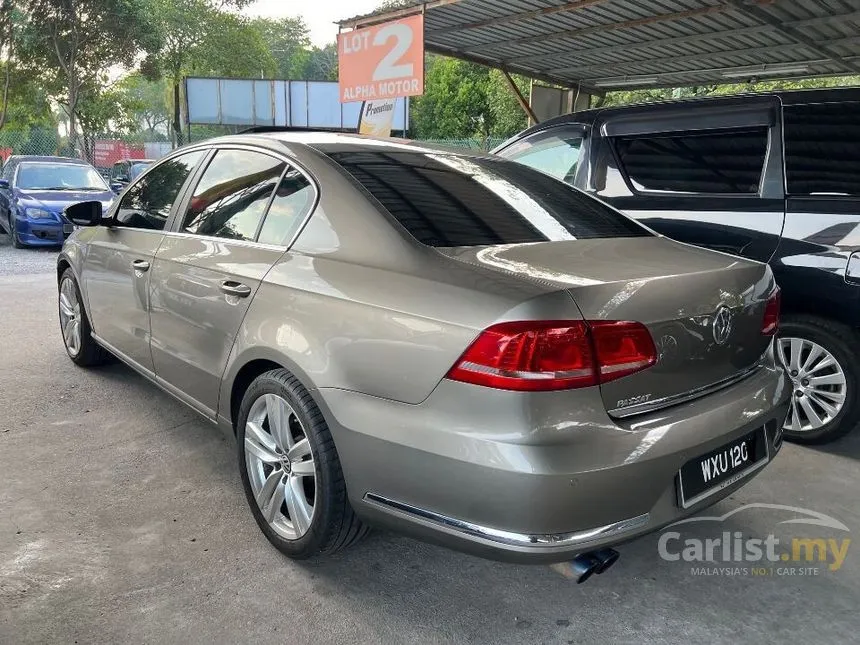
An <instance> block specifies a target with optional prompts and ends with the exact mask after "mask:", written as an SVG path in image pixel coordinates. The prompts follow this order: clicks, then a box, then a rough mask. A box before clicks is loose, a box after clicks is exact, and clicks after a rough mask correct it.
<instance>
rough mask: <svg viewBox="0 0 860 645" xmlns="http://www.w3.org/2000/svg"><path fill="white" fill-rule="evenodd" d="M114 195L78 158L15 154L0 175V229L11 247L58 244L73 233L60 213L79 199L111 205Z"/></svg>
mask: <svg viewBox="0 0 860 645" xmlns="http://www.w3.org/2000/svg"><path fill="white" fill-rule="evenodd" d="M113 197H114V195H113V193H112V192H111V191H110V189H109V188H108V186H107V184H106V183H105V181H104V179H102V177H101V175H99V173H98V171H97V170H96V169H95V168H93V167H92V166H91V165H90V164H88V163H87V162H85V161H81V160H79V159H69V158H66V157H37V156H27V155H13V156H11V157H9V159H8V160H7V161H6V163H5V164H4V166H3V172H2V176H0V225H2V226H3V228H4V229H5V230H6V232H7V233H8V234H9V236H10V237H11V238H12V245H13V246H14V247H15V248H16V249H17V248H23V247H25V246H59V245H60V244H62V243H63V240H64V239H65V238H66V237H67V236H68V235H70V234H71V232H72V223H71V222H69V221H68V220H67V219H65V218H64V217H63V209H64V208H65V207H66V206H69V205H70V204H75V203H77V202H81V201H91V200H98V201H100V202H101V204H102V206H103V207H105V208H107V207H109V206H110V203H111V200H112V199H113Z"/></svg>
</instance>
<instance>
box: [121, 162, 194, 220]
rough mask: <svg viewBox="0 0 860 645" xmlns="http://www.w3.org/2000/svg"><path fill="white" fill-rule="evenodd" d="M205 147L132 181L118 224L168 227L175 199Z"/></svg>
mask: <svg viewBox="0 0 860 645" xmlns="http://www.w3.org/2000/svg"><path fill="white" fill-rule="evenodd" d="M204 154H205V153H204V152H203V151H196V152H188V153H186V154H183V155H179V156H177V157H173V158H171V159H168V160H167V161H164V162H162V163H160V164H159V165H158V166H157V167H155V168H153V169H152V172H149V173H147V174H146V175H145V176H143V177H141V178H140V179H139V180H138V181H137V182H136V183H134V184H132V185H131V187H130V188H129V189H128V191H127V192H126V193H125V196H124V197H123V198H122V201H121V202H120V204H119V208H118V209H117V212H116V216H115V217H116V224H117V225H118V226H126V227H129V228H146V229H152V230H156V231H160V230H163V229H164V225H165V224H166V223H167V218H168V217H169V216H170V209H171V208H172V207H173V202H175V201H176V197H177V196H178V195H179V191H180V190H182V186H183V184H185V180H186V179H188V175H190V174H191V172H192V171H193V170H194V167H195V166H196V165H197V164H198V163H199V162H200V160H201V159H202V158H203V155H204Z"/></svg>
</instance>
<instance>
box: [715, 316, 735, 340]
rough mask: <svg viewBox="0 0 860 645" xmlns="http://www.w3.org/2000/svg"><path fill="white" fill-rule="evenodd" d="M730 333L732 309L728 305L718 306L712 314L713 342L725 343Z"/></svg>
mask: <svg viewBox="0 0 860 645" xmlns="http://www.w3.org/2000/svg"><path fill="white" fill-rule="evenodd" d="M731 333H732V310H731V309H729V308H728V307H720V308H719V309H717V314H716V315H715V316H714V342H715V343H716V344H717V345H725V344H726V341H727V340H728V339H729V336H730V335H731Z"/></svg>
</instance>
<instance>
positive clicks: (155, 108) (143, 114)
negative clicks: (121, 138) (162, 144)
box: [116, 72, 170, 140]
mask: <svg viewBox="0 0 860 645" xmlns="http://www.w3.org/2000/svg"><path fill="white" fill-rule="evenodd" d="M116 90H117V92H118V94H119V97H120V105H121V106H122V107H123V109H124V110H125V111H126V112H127V116H128V120H129V121H130V122H131V123H132V126H131V128H130V134H135V133H143V134H145V135H146V136H147V138H148V139H150V140H152V139H154V138H157V136H158V135H159V134H160V133H161V132H162V131H164V130H166V129H167V125H168V123H169V122H170V108H169V107H168V105H167V84H166V83H165V82H164V80H162V79H159V80H157V81H151V80H148V79H147V78H145V77H144V76H143V74H141V73H140V72H132V73H131V74H128V75H127V76H125V77H124V78H123V79H122V80H120V81H119V83H117V86H116Z"/></svg>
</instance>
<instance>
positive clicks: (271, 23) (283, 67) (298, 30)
mask: <svg viewBox="0 0 860 645" xmlns="http://www.w3.org/2000/svg"><path fill="white" fill-rule="evenodd" d="M251 26H252V27H253V28H254V29H256V30H257V31H258V32H259V33H260V35H261V36H262V38H263V41H264V42H265V45H266V48H267V49H268V51H269V52H270V53H271V55H272V57H273V58H274V59H275V63H276V65H277V69H276V71H275V75H276V76H277V78H283V79H300V78H303V77H304V73H305V71H306V65H307V63H308V59H309V58H310V54H311V51H310V50H311V39H310V36H309V35H308V27H307V25H306V24H305V22H304V20H302V19H301V18H281V19H280V20H272V19H269V18H257V19H255V20H254V21H253V22H252V23H251Z"/></svg>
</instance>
